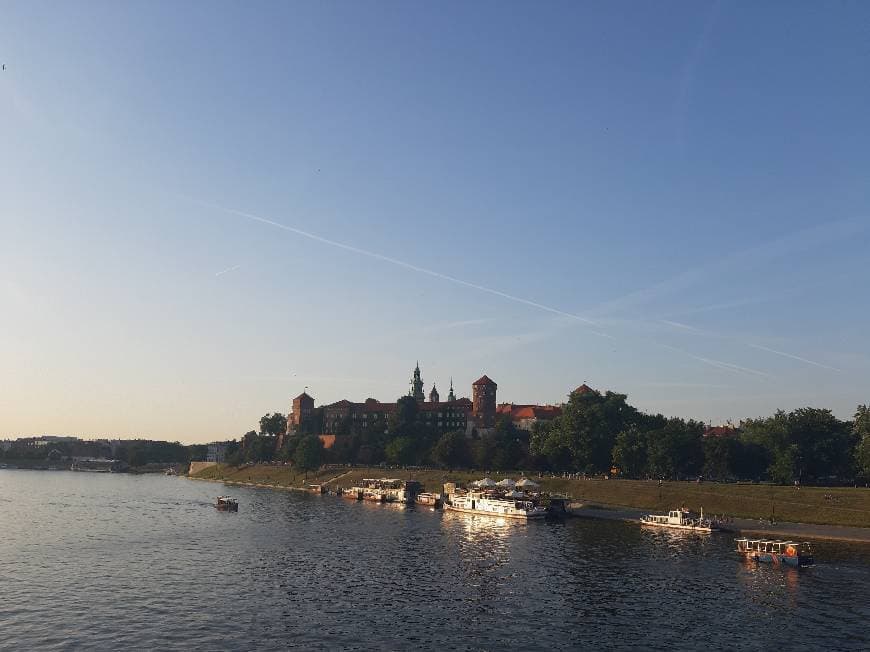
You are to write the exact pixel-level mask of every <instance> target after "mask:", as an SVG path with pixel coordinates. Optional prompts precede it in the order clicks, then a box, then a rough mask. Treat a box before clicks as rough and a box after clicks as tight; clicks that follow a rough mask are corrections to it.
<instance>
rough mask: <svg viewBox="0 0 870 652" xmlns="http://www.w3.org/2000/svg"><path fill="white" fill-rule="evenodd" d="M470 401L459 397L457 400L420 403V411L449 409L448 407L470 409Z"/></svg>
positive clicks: (464, 410)
mask: <svg viewBox="0 0 870 652" xmlns="http://www.w3.org/2000/svg"><path fill="white" fill-rule="evenodd" d="M471 406H472V403H471V401H469V400H468V399H467V398H465V399H462V398H461V399H459V400H458V401H441V402H440V403H432V402H431V401H430V402H429V403H420V404H419V407H420V411H421V412H434V411H436V410H449V409H450V408H458V409H459V410H461V411H463V412H467V411H468V410H471Z"/></svg>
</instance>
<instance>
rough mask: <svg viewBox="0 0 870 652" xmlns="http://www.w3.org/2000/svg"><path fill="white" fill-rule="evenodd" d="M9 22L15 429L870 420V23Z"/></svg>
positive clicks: (754, 19) (4, 333) (8, 203)
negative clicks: (336, 404)
mask: <svg viewBox="0 0 870 652" xmlns="http://www.w3.org/2000/svg"><path fill="white" fill-rule="evenodd" d="M0 13H2V19H0V61H2V63H4V64H5V65H6V69H5V70H4V71H2V72H0V437H17V436H28V435H36V434H45V433H47V434H60V433H64V434H77V435H79V436H85V437H102V436H120V437H150V438H158V439H171V440H180V441H183V442H187V443H193V442H205V441H211V440H215V439H224V438H227V437H236V436H239V435H241V434H242V433H244V432H245V431H247V430H249V429H251V428H253V427H255V426H256V424H257V422H258V420H259V417H260V416H262V415H263V414H265V413H267V412H273V411H280V412H284V413H286V412H288V411H289V406H290V400H291V398H292V397H293V396H296V395H297V394H299V393H301V392H302V391H303V389H305V388H306V387H307V391H308V392H309V393H310V394H311V395H312V396H314V397H315V399H316V401H317V403H318V404H324V403H329V402H332V401H336V400H339V399H342V398H348V399H351V400H357V401H361V400H364V399H366V398H367V397H375V398H378V399H380V400H384V401H389V400H395V399H396V398H397V397H398V396H401V395H403V394H404V393H406V392H407V389H408V383H409V380H410V377H411V373H412V370H413V367H414V365H415V363H416V362H417V361H418V360H419V362H420V367H421V369H422V375H423V380H424V382H425V383H426V391H427V392H428V391H429V390H430V389H431V387H432V384H433V383H435V384H436V385H437V387H438V389H439V391H440V393H441V395H442V396H445V395H446V393H447V388H448V385H449V382H450V378H451V377H452V378H453V381H454V386H455V389H456V391H457V394H458V395H460V396H469V395H470V393H471V383H472V382H473V381H474V380H475V379H477V378H478V377H480V376H481V375H482V374H484V373H485V374H487V375H488V376H490V377H491V378H492V379H494V380H495V381H496V382H497V383H498V399H499V401H500V402H502V401H504V402H515V403H533V402H536V403H559V402H562V401H564V400H566V396H567V394H568V392H570V391H571V389H573V388H574V387H576V386H578V385H580V384H581V383H584V382H586V383H588V384H589V385H591V386H592V387H595V388H598V389H601V390H613V391H618V392H622V393H626V394H628V398H629V401H630V402H631V403H632V404H634V405H636V406H637V407H639V408H641V409H643V410H646V411H649V412H655V413H663V414H665V415H669V416H670V415H674V416H683V417H692V418H696V419H702V420H704V421H707V422H712V423H722V422H724V421H726V420H728V419H731V420H734V421H737V420H739V419H741V418H745V417H757V416H762V415H768V414H771V413H773V411H775V410H777V409H784V410H791V409H795V408H798V407H804V406H814V407H827V408H831V409H832V410H833V411H834V413H835V414H836V415H837V416H839V417H840V418H850V417H851V415H852V414H853V413H854V411H855V407H856V406H857V405H858V404H859V403H868V402H870V382H868V380H870V344H868V337H867V333H868V332H870V301H868V296H870V295H868V290H867V288H868V286H870V265H868V262H870V255H868V251H870V249H868V245H870V198H868V191H870V183H868V179H870V120H868V116H870V5H868V4H867V3H857V2H856V3H848V2H843V3H813V2H764V3H752V2H701V1H697V2H696V1H692V2H662V3H632V2H614V3H592V2H548V3H531V2H528V3H521V2H501V1H499V2H483V1H481V2H474V3H462V2H439V3H434V2H433V3H419V2H417V3H410V2H408V3H400V2H341V1H331V2H303V1H300V2H292V3H282V2H259V3H238V2H209V3H176V2H124V3H116V2H88V3H56V2H31V1H28V2H4V3H3V4H2V5H0Z"/></svg>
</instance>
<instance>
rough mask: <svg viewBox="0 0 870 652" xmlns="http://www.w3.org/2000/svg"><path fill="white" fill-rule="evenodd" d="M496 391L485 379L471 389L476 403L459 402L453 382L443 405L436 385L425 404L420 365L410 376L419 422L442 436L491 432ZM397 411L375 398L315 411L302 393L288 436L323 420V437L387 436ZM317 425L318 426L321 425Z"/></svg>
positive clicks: (291, 420) (338, 402) (494, 385)
mask: <svg viewBox="0 0 870 652" xmlns="http://www.w3.org/2000/svg"><path fill="white" fill-rule="evenodd" d="M497 387H498V386H497V385H496V384H495V383H494V382H493V381H492V380H490V379H489V378H487V377H486V376H483V377H481V378H480V379H479V380H478V381H477V382H476V383H474V384H473V385H472V388H471V389H472V395H473V396H474V397H475V399H474V400H469V399H467V398H458V399H457V398H456V395H455V392H454V390H453V379H452V378H451V379H450V392H449V393H448V395H447V400H446V401H441V397H440V395H439V393H438V389H437V387H436V386H435V385H434V384H433V385H432V390H431V391H430V392H429V400H428V401H426V400H425V395H424V392H423V378H422V375H421V373H420V364H419V362H418V363H417V365H416V366H415V367H414V372H413V374H412V376H411V386H410V390H409V392H408V395H409V396H411V397H413V398H414V399H415V400H416V401H417V404H418V407H419V410H418V414H419V418H420V420H421V421H422V422H423V423H425V424H427V425H429V426H431V427H433V428H436V429H438V430H440V431H441V432H450V431H455V430H461V431H464V432H466V433H471V431H472V429H474V428H478V429H488V428H492V427H494V426H495V419H496V402H495V401H496V389H497ZM396 410H397V403H382V402H381V401H378V400H377V399H374V398H368V399H366V400H365V401H363V402H362V403H356V402H353V401H349V400H347V399H343V400H341V401H337V402H335V403H330V404H328V405H324V406H321V407H319V408H316V407H315V406H314V399H313V398H312V397H311V396H309V395H308V394H307V393H305V392H303V393H302V394H300V395H299V396H297V397H296V398H295V399H293V402H292V409H291V412H290V415H289V417H288V419H287V435H288V436H292V435H295V434H296V433H297V432H298V431H299V430H300V429H301V428H302V426H303V425H304V424H306V423H312V424H313V423H315V422H314V420H315V418H318V419H319V418H321V417H322V426H319V425H318V426H315V427H318V429H319V432H320V434H323V435H339V436H340V435H343V434H348V433H350V432H351V431H354V430H355V431H364V430H369V429H372V428H374V429H376V430H378V431H380V432H386V431H387V429H388V428H389V424H390V417H391V416H392V415H393V414H395V412H396ZM316 423H317V424H319V423H320V421H317V422H316Z"/></svg>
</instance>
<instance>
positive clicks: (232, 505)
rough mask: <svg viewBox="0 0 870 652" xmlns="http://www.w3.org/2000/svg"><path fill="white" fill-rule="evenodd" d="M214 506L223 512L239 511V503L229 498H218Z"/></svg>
mask: <svg viewBox="0 0 870 652" xmlns="http://www.w3.org/2000/svg"><path fill="white" fill-rule="evenodd" d="M214 506H215V507H216V508H217V509H219V510H220V511H222V512H237V511H239V501H238V500H236V499H235V498H230V497H229V496H218V498H217V502H216V503H215V504H214Z"/></svg>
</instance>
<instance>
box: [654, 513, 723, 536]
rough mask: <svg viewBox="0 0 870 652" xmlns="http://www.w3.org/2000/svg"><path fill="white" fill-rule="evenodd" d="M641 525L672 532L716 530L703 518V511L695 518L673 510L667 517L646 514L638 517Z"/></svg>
mask: <svg viewBox="0 0 870 652" xmlns="http://www.w3.org/2000/svg"><path fill="white" fill-rule="evenodd" d="M640 522H641V524H642V525H650V526H652V527H662V528H670V529H672V530H691V531H692V532H713V531H714V530H718V529H719V528H718V527H716V524H715V523H714V522H713V521H711V520H710V519H707V518H704V510H703V508H702V509H701V515H700V516H698V517H696V516H694V515H693V514H692V513H691V512H689V511H688V510H685V509H682V508H680V509H674V510H671V511H670V512H668V515H667V516H664V515H662V514H647V515H646V516H641V517H640Z"/></svg>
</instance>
